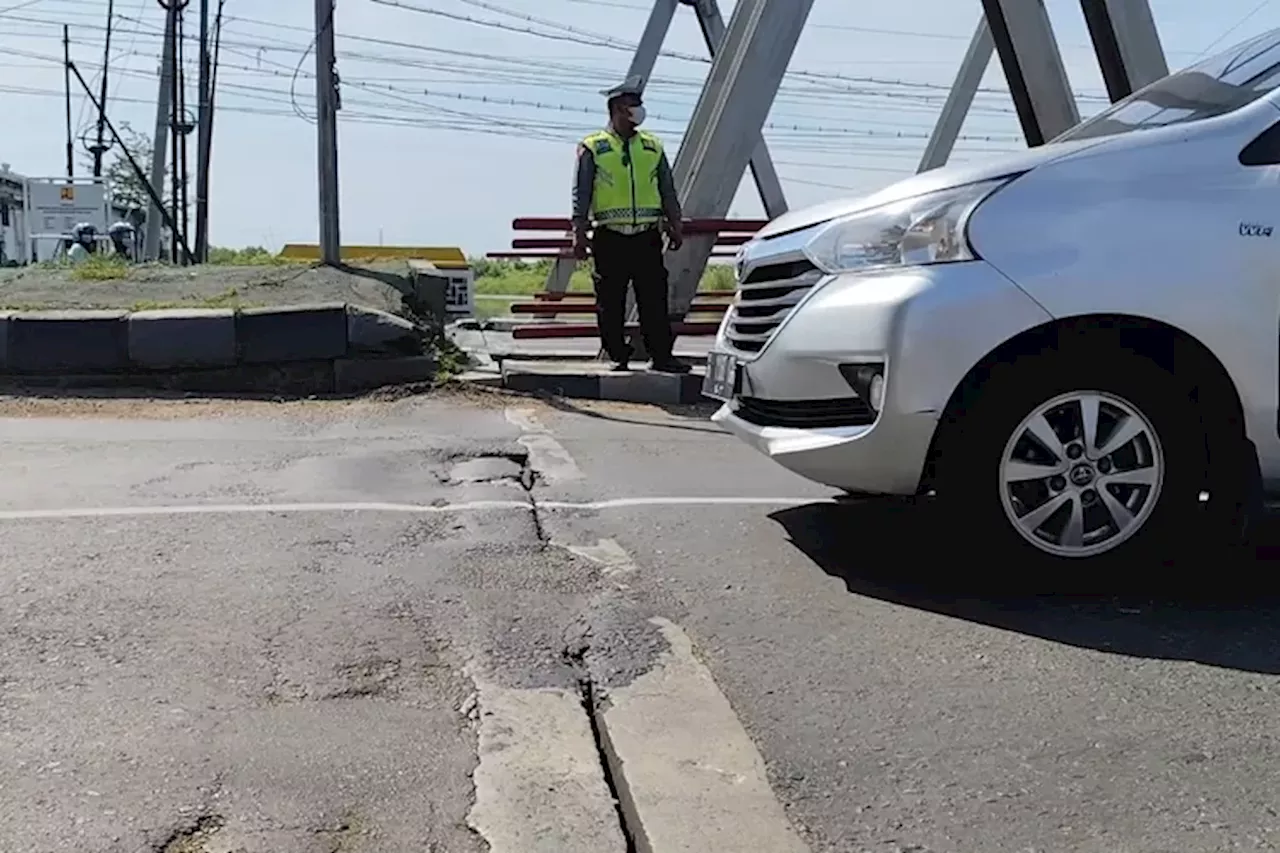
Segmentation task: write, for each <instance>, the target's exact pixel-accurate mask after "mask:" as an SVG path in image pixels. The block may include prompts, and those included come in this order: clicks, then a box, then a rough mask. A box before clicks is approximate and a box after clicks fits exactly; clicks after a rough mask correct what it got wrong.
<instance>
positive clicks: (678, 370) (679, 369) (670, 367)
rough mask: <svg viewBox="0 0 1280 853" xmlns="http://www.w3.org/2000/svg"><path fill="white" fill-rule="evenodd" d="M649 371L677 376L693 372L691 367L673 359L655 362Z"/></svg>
mask: <svg viewBox="0 0 1280 853" xmlns="http://www.w3.org/2000/svg"><path fill="white" fill-rule="evenodd" d="M650 369H651V370H654V371H656V372H658V373H674V374H677V375H682V374H685V373H688V372H689V371H691V370H693V368H692V367H690V366H689V365H687V364H685V363H684V362H683V361H680V360H679V359H675V358H664V359H662V360H660V361H655V362H654V363H653V365H652V367H651V368H650Z"/></svg>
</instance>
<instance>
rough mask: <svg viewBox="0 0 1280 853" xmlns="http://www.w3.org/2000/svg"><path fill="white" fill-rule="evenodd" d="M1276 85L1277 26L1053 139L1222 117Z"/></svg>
mask: <svg viewBox="0 0 1280 853" xmlns="http://www.w3.org/2000/svg"><path fill="white" fill-rule="evenodd" d="M1278 85H1280V30H1272V31H1271V32H1269V33H1266V34H1264V35H1261V36H1258V37H1257V38H1255V39H1252V40H1251V41H1247V42H1245V43H1244V44H1241V45H1237V46H1236V47H1233V48H1231V50H1228V51H1225V52H1224V53H1220V54H1218V55H1217V56H1215V57H1213V58H1212V59H1206V60H1204V61H1203V62H1200V63H1197V64H1196V65H1193V66H1191V67H1190V68H1186V69H1184V70H1182V71H1179V72H1177V73H1175V74H1171V75H1169V76H1168V77H1165V78H1164V79H1162V80H1157V81H1156V82H1154V83H1152V84H1151V85H1150V86H1147V87H1146V88H1145V89H1141V90H1139V91H1137V92H1135V93H1134V94H1132V95H1130V96H1129V97H1127V98H1125V99H1124V100H1123V101H1120V102H1118V103H1116V104H1114V105H1112V106H1111V107H1108V108H1107V109H1105V110H1103V111H1102V112H1101V113H1099V114H1098V115H1096V116H1094V117H1092V118H1090V119H1089V120H1087V121H1085V122H1082V123H1081V124H1078V125H1076V126H1075V127H1073V128H1071V129H1070V130H1068V131H1067V132H1066V133H1064V134H1062V135H1061V136H1059V137H1058V138H1057V139H1055V140H1053V141H1054V142H1067V141H1071V140H1078V139H1092V138H1094V137H1099V136H1114V135H1116V134H1120V133H1129V132H1131V131H1134V130H1151V129H1152V128H1157V127H1169V126H1170V125H1175V124H1185V123H1187V122H1193V121H1201V120H1202V119H1206V118H1213V117H1214V116H1220V115H1225V114H1227V113H1229V112H1232V111H1233V110H1238V109H1240V107H1243V106H1244V105H1246V104H1248V103H1251V102H1253V101H1256V100H1257V99H1258V98H1261V97H1264V96H1265V95H1267V94H1268V93H1270V92H1271V91H1272V90H1273V89H1275V88H1276V86H1278Z"/></svg>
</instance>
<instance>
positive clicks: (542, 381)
mask: <svg viewBox="0 0 1280 853" xmlns="http://www.w3.org/2000/svg"><path fill="white" fill-rule="evenodd" d="M502 386H503V387H504V388H508V389H510V390H512V391H522V392H525V393H542V394H550V395H553V396H558V397H573V398H577V399H583V400H617V401H619V402H625V403H658V404H663V403H665V404H680V403H697V402H700V401H701V400H703V399H704V398H703V396H702V373H701V371H698V370H697V369H696V368H695V371H694V372H693V373H690V374H687V375H685V376H673V375H671V374H666V373H653V372H649V371H631V372H628V373H613V372H612V371H610V370H609V366H608V365H604V364H600V363H599V362H586V363H572V362H570V363H565V362H558V363H552V362H544V361H538V362H530V361H513V360H509V359H508V360H504V361H503V362H502Z"/></svg>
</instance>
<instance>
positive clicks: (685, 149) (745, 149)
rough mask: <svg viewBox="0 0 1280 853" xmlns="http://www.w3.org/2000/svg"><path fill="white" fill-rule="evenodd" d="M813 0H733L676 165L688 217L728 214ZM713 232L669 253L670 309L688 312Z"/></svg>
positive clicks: (707, 257) (680, 314) (681, 312)
mask: <svg viewBox="0 0 1280 853" xmlns="http://www.w3.org/2000/svg"><path fill="white" fill-rule="evenodd" d="M812 7H813V0H738V3H737V5H736V6H735V7H734V10H733V16H732V17H731V18H730V20H729V27H728V30H727V32H726V33H725V37H724V41H723V43H722V45H721V47H720V50H719V51H718V52H717V53H716V56H715V59H714V60H713V61H712V64H711V73H710V74H708V75H707V82H706V85H704V86H703V88H702V94H701V96H700V97H699V98H698V105H697V107H695V108H694V111H693V118H692V119H691V120H690V122H689V129H688V130H687V131H686V132H685V136H684V143H683V144H682V145H681V146H680V153H679V154H678V155H677V157H676V162H675V165H674V172H675V179H676V186H677V187H679V189H680V201H681V203H682V204H683V206H684V209H685V215H686V216H689V217H695V218H706V219H719V218H723V217H725V216H726V215H727V214H728V213H729V207H730V205H732V204H733V199H734V196H736V195H737V192H738V187H739V186H740V185H741V183H742V177H743V175H745V174H746V170H747V166H748V164H749V163H750V161H751V158H752V155H753V154H754V153H755V150H756V149H757V147H758V146H759V142H760V138H761V137H760V134H761V131H762V130H763V128H764V123H765V119H766V118H768V115H769V110H770V109H771V108H772V106H773V100H774V97H775V96H776V95H777V93H778V89H779V87H780V86H781V85H782V78H783V75H784V74H785V73H786V71H787V66H788V65H789V64H790V63H791V57H792V54H794V53H795V49H796V44H797V43H798V42H799V41H800V35H801V33H803V32H804V25H805V22H806V21H807V20H808V18H809V11H810V9H812ZM714 243H715V235H705V236H704V235H696V236H690V237H688V238H687V239H686V240H685V245H684V247H683V248H682V249H681V250H680V251H678V252H674V253H672V254H671V255H669V256H668V258H667V269H668V271H669V272H670V273H671V280H672V288H671V314H672V316H679V317H683V316H684V315H685V314H686V313H688V311H689V306H690V304H691V303H692V301H693V296H694V294H695V293H696V292H697V290H698V282H699V280H700V279H701V277H702V272H703V270H704V269H705V268H706V265H707V260H708V259H709V258H710V256H711V249H712V246H713V245H714Z"/></svg>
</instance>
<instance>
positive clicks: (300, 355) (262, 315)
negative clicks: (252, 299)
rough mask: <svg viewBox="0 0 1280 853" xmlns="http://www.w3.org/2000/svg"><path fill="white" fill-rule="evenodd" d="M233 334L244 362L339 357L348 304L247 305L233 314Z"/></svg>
mask: <svg viewBox="0 0 1280 853" xmlns="http://www.w3.org/2000/svg"><path fill="white" fill-rule="evenodd" d="M236 337H237V339H238V341H239V345H240V360H241V361H243V362H244V363H246V364H264V363H267V362H289V361H311V360H316V359H327V358H342V357H343V356H345V355H346V354H347V306H346V305H344V304H342V303H326V304H321V305H289V306H284V307H277V308H246V309H244V310H243V311H241V312H240V313H239V315H238V316H237V317H236Z"/></svg>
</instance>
